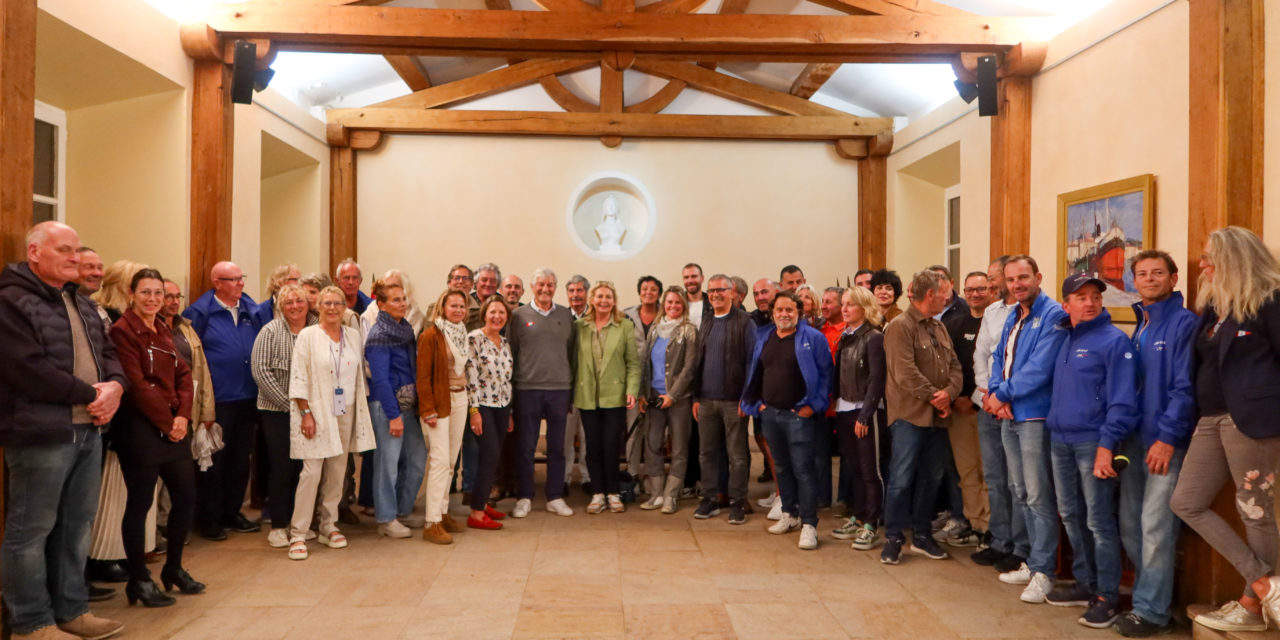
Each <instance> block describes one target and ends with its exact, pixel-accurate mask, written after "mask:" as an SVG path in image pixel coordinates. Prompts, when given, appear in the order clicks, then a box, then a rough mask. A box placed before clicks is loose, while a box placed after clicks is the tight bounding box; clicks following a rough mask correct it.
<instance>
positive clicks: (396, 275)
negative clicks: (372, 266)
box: [382, 269, 418, 309]
mask: <svg viewBox="0 0 1280 640" xmlns="http://www.w3.org/2000/svg"><path fill="white" fill-rule="evenodd" d="M390 280H396V281H399V282H400V288H401V289H404V299H405V301H406V302H408V303H409V308H410V309H412V308H415V307H417V306H418V301H417V300H414V298H413V283H412V282H410V281H409V274H407V273H405V272H403V271H401V270H399V269H388V270H387V272H386V273H384V274H382V282H383V283H386V282H387V281H390Z"/></svg>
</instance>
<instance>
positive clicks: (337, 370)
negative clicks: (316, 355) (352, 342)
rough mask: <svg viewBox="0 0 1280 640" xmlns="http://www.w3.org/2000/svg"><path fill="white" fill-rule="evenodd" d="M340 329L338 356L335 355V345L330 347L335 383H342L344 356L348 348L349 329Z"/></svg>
mask: <svg viewBox="0 0 1280 640" xmlns="http://www.w3.org/2000/svg"><path fill="white" fill-rule="evenodd" d="M339 331H340V333H339V334H338V355H337V357H334V355H333V347H332V346H331V347H329V359H330V360H332V361H333V382H334V384H335V385H340V384H342V356H343V353H344V352H345V351H346V349H347V330H346V329H339Z"/></svg>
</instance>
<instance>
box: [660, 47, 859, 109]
mask: <svg viewBox="0 0 1280 640" xmlns="http://www.w3.org/2000/svg"><path fill="white" fill-rule="evenodd" d="M635 68H636V70H637V71H643V72H645V73H649V74H652V75H655V76H659V77H663V78H671V79H675V80H683V81H684V82H686V83H688V84H689V85H690V86H692V87H695V88H697V89H700V90H702V91H705V92H707V93H710V94H713V95H717V96H720V97H721V98H727V99H729V100H734V101H736V102H742V103H745V104H748V105H751V106H754V107H760V108H763V109H768V110H769V111H774V112H777V113H783V114H787V115H793V116H801V115H807V116H823V115H825V116H845V115H848V114H846V113H843V112H841V111H838V110H836V109H832V108H830V107H824V106H822V105H819V104H815V103H813V102H809V101H808V100H806V99H804V98H798V97H796V96H793V95H791V94H789V93H783V92H781V91H775V90H773V89H770V88H768V87H764V86H761V85H758V84H755V83H754V82H748V81H746V80H741V79H738V78H735V77H733V76H731V75H728V74H725V73H720V72H719V71H711V70H709V69H704V68H702V67H699V66H698V65H696V64H691V63H687V62H661V61H656V60H653V61H649V60H646V61H637V62H636V64H635Z"/></svg>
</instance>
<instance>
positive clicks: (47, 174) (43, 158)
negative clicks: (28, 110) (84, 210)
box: [31, 101, 67, 225]
mask: <svg viewBox="0 0 1280 640" xmlns="http://www.w3.org/2000/svg"><path fill="white" fill-rule="evenodd" d="M35 127H36V135H35V153H34V155H33V158H34V165H35V166H34V169H35V171H34V173H35V180H34V184H33V185H32V190H31V191H32V206H31V224H33V225H34V224H38V223H41V222H45V221H48V220H63V219H65V213H66V212H65V211H64V210H63V197H64V196H63V194H64V192H65V189H66V173H67V172H66V166H67V162H66V156H67V114H66V112H64V111H62V110H61V109H57V108H54V107H51V106H49V105H47V104H44V103H43V102H40V101H36V121H35Z"/></svg>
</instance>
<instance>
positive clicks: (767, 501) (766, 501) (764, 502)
mask: <svg viewBox="0 0 1280 640" xmlns="http://www.w3.org/2000/svg"><path fill="white" fill-rule="evenodd" d="M776 501H778V492H777V491H774V492H771V493H770V494H769V497H767V498H760V499H759V500H756V506H758V507H760V508H761V509H768V508H770V507H772V506H773V504H774V502H776Z"/></svg>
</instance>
